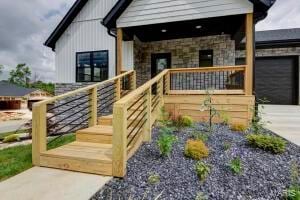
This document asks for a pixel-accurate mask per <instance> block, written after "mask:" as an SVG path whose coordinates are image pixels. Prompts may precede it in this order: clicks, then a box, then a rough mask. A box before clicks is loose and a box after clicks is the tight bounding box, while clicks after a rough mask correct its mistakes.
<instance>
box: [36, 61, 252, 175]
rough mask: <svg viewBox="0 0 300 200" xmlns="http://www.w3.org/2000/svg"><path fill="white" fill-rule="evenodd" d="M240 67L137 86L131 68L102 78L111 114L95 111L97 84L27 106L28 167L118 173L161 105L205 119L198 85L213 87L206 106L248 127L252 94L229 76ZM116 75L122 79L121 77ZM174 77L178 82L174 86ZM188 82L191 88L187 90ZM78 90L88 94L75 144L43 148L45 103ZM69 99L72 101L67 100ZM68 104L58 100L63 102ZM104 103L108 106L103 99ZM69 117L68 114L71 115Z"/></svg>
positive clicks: (170, 74) (164, 75) (145, 137)
mask: <svg viewBox="0 0 300 200" xmlns="http://www.w3.org/2000/svg"><path fill="white" fill-rule="evenodd" d="M245 68H246V66H229V67H212V68H192V69H168V70H164V71H163V72H161V73H160V74H159V75H157V76H156V77H155V78H153V79H151V80H150V81H148V82H147V83H145V84H144V85H142V86H141V87H139V88H135V81H136V77H135V76H136V75H135V72H134V71H131V72H127V73H125V74H122V75H120V76H117V77H115V78H113V79H110V80H108V81H105V83H112V84H113V85H114V86H115V88H114V89H112V92H113V94H114V100H116V102H114V103H112V104H111V106H113V113H112V114H107V115H102V114H101V113H100V114H99V109H100V110H101V108H102V107H103V105H101V101H99V99H98V96H99V91H100V92H103V93H104V94H106V93H107V91H105V90H104V91H102V89H99V88H101V87H100V86H102V85H103V83H100V84H96V85H92V86H88V87H86V88H81V89H79V90H76V91H73V92H70V93H67V94H64V95H61V96H57V97H54V98H53V99H52V100H47V101H44V102H39V103H37V104H35V105H34V107H33V162H34V165H37V166H44V167H52V168H59V169H65V170H72V171H79V172H85V173H94V174H100V175H109V176H115V177H124V176H125V174H126V163H127V160H128V159H129V158H130V157H132V156H133V155H134V154H135V152H136V151H137V150H138V148H139V147H140V146H141V145H142V144H143V142H148V141H151V130H152V126H153V124H154V123H155V121H156V120H157V119H158V118H159V117H160V110H161V108H162V107H163V106H165V108H166V109H167V110H168V111H169V112H170V113H172V114H173V115H174V116H180V115H189V116H191V117H192V118H194V120H196V121H206V120H207V118H208V111H205V110H204V111H200V107H201V105H202V103H203V101H204V100H205V98H206V96H205V92H206V91H205V90H204V89H203V86H206V87H207V85H211V86H214V87H216V88H218V89H216V90H214V91H213V97H212V104H213V105H214V106H215V108H216V109H217V110H218V111H222V112H226V113H227V115H228V116H229V117H230V123H238V124H244V125H248V124H249V123H250V121H251V119H252V109H253V106H254V101H255V100H254V96H253V95H247V93H246V80H245V79H240V80H243V81H245V82H241V81H240V82H236V81H232V80H231V78H232V77H233V76H236V75H237V74H238V76H241V75H243V76H244V75H245V71H246V69H245ZM225 72H226V73H225ZM207 73H210V76H209V77H212V78H211V79H209V78H205V81H203V80H202V79H201V77H203V76H202V75H203V74H207ZM222 73H223V78H219V79H217V78H216V76H217V75H218V74H222ZM183 74H184V76H183V77H188V78H185V79H184V78H182V75H183ZM224 74H226V77H225V78H224ZM127 76H128V77H127ZM125 77H126V79H125ZM178 77H179V78H178ZM177 78H178V79H177ZM122 79H123V80H126V81H125V82H124V81H121V80H122ZM128 80H129V83H131V84H129V87H130V88H128V87H125V85H126V84H128ZM178 80H180V81H181V82H179V83H180V84H179V86H178ZM199 80H200V83H201V84H200V85H199ZM216 80H219V81H216ZM196 83H197V84H198V85H197V84H196ZM191 85H196V86H194V87H195V88H191ZM123 86H124V87H123ZM196 87H197V88H196ZM82 92H88V93H87V94H86V95H85V96H87V97H88V100H87V101H88V106H87V107H86V109H87V117H86V119H85V121H83V122H85V123H88V128H77V129H76V141H75V142H72V143H70V144H67V145H64V146H62V147H59V148H56V149H52V150H47V148H46V135H47V134H48V135H49V133H47V132H49V130H50V129H49V127H48V128H46V127H47V123H48V122H49V116H47V111H46V107H47V104H49V103H53V102H55V101H57V100H60V99H69V98H70V97H74V98H75V100H76V101H77V99H78V97H77V96H78V94H79V93H82ZM79 98H80V97H79ZM102 101H103V100H102ZM69 102H70V104H71V103H74V102H72V100H71V101H69ZM69 102H68V101H64V105H65V104H68V103H69ZM79 104H82V103H80V102H79ZM72 106H73V107H74V105H72ZM78 106H82V105H78ZM104 107H108V106H107V103H106V102H105V104H104ZM71 108H72V107H71ZM66 110H70V108H69V107H68V108H66ZM82 112H83V111H82ZM57 113H58V114H60V113H64V111H63V112H61V111H59V112H57ZM71 115H72V116H73V114H72V113H71ZM73 117H74V116H73ZM50 118H53V117H50ZM83 118H84V116H83ZM78 119H80V118H78ZM63 120H65V119H63ZM73 121H74V120H73ZM218 121H220V119H216V121H215V122H218ZM59 123H60V122H58V124H59ZM55 125H56V124H55ZM50 126H53V125H50ZM71 130H72V129H71Z"/></svg>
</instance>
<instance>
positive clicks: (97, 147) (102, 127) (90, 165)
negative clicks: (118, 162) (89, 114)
mask: <svg viewBox="0 0 300 200" xmlns="http://www.w3.org/2000/svg"><path fill="white" fill-rule="evenodd" d="M98 124H99V125H97V126H93V127H90V128H86V129H82V130H79V131H77V132H76V141H75V142H72V143H70V144H67V145H64V146H61V147H59V148H56V149H52V150H49V151H46V152H42V153H41V157H40V163H41V164H40V165H41V166H44V167H52V168H58V169H65V170H71V171H79V172H85V173H93V174H100V175H109V176H112V135H113V127H112V115H108V116H103V117H100V118H98Z"/></svg>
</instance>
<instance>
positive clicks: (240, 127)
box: [230, 124, 247, 132]
mask: <svg viewBox="0 0 300 200" xmlns="http://www.w3.org/2000/svg"><path fill="white" fill-rule="evenodd" d="M230 129H231V130H232V131H237V132H245V131H246V130H247V127H246V126H245V125H244V124H232V125H231V126H230Z"/></svg>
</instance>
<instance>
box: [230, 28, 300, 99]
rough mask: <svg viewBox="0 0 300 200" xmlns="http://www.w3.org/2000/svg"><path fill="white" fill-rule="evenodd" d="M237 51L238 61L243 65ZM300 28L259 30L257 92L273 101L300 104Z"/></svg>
mask: <svg viewBox="0 0 300 200" xmlns="http://www.w3.org/2000/svg"><path fill="white" fill-rule="evenodd" d="M244 56H245V53H244V51H237V52H236V57H237V62H236V63H237V64H244V59H241V58H242V57H244ZM299 65H300V28H295V29H282V30H269V31H259V32H256V62H255V92H256V95H257V97H258V98H264V97H265V98H267V99H268V101H270V102H271V103H272V104H285V105H295V104H300V91H299V89H300V81H299V73H300V70H299V69H300V67H299Z"/></svg>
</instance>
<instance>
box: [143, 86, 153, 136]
mask: <svg viewBox="0 0 300 200" xmlns="http://www.w3.org/2000/svg"><path fill="white" fill-rule="evenodd" d="M151 89H152V87H149V89H148V90H147V91H146V96H145V98H146V111H145V112H146V120H147V121H146V123H145V126H144V130H143V132H144V141H145V142H150V141H151V127H152V125H151V121H152V103H151V102H152V92H151Z"/></svg>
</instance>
